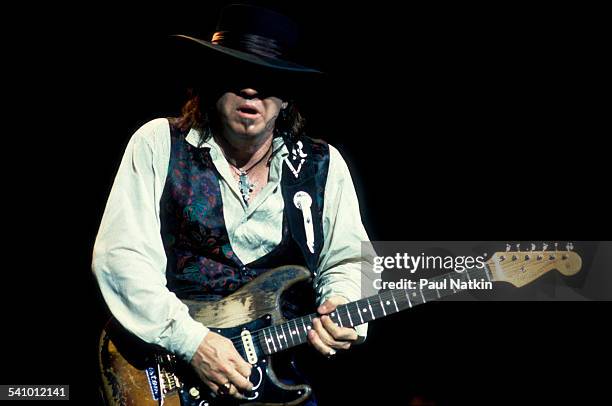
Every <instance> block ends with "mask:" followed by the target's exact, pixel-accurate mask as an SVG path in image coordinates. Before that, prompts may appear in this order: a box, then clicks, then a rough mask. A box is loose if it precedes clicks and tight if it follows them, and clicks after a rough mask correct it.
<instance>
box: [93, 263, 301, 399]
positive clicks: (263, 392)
mask: <svg viewBox="0 0 612 406" xmlns="http://www.w3.org/2000/svg"><path fill="white" fill-rule="evenodd" d="M309 280H310V272H309V271H308V270H307V269H305V268H303V267H299V266H283V267H279V268H275V269H273V270H270V271H268V272H266V273H264V274H262V275H261V276H259V277H258V278H256V279H254V280H253V281H251V282H249V283H248V284H246V285H245V286H243V287H242V288H240V289H239V290H237V291H236V292H234V293H233V294H231V295H229V296H227V297H225V298H223V299H221V300H219V301H216V302H206V301H184V303H185V304H186V305H187V306H188V307H189V312H190V314H191V316H192V317H193V318H194V319H195V320H197V321H200V322H201V323H202V324H204V325H205V326H207V327H209V328H210V329H211V331H214V332H216V333H219V334H221V335H223V336H225V337H228V338H236V337H241V333H242V334H243V333H244V332H249V331H255V330H258V329H261V328H264V327H268V326H270V325H276V324H279V323H283V322H285V321H286V320H285V318H284V316H283V312H282V309H281V307H282V306H281V305H282V297H283V293H286V292H287V291H288V290H290V288H291V287H293V286H295V285H296V284H297V283H298V282H309ZM252 343H253V345H252V346H251V347H250V348H251V355H250V360H249V356H248V355H247V350H245V349H244V348H249V347H248V346H242V345H237V346H236V349H237V350H238V352H240V353H241V355H242V356H243V358H244V359H245V360H248V361H249V362H250V363H251V365H252V366H253V369H252V374H251V377H250V379H251V382H252V383H253V385H254V388H253V391H252V392H251V393H250V394H248V397H249V400H244V401H240V402H241V403H240V404H249V405H297V404H300V403H302V402H304V401H305V400H306V399H308V397H309V396H310V395H311V388H310V386H308V385H306V384H305V383H296V384H292V385H287V384H284V383H283V382H281V381H280V380H279V379H278V378H277V376H276V375H275V373H274V371H273V369H272V361H273V359H274V358H275V357H276V356H275V355H274V356H267V355H265V353H264V351H263V349H262V346H261V343H260V341H259V340H258V338H257V337H256V336H254V337H252ZM253 354H254V356H255V357H256V360H254V359H253ZM99 360H100V368H101V373H102V386H103V392H104V397H105V400H106V402H107V404H109V405H112V406H124V405H133V406H153V405H160V404H161V403H160V398H161V397H163V403H164V404H165V405H167V406H179V405H180V406H205V405H209V406H214V405H222V404H227V403H230V404H235V403H232V402H235V400H233V399H226V398H221V397H217V396H216V394H214V393H211V391H210V390H209V389H208V387H207V386H206V385H205V384H204V383H203V382H202V381H201V380H200V379H199V377H198V376H197V375H196V374H195V372H194V371H193V369H192V367H191V366H190V365H188V364H186V363H184V362H182V361H180V360H178V359H175V357H174V356H172V355H171V354H169V353H167V352H165V351H164V350H163V349H161V348H159V347H158V346H154V345H151V344H147V343H145V342H144V341H142V340H140V339H138V338H137V337H135V336H134V335H132V334H130V333H128V332H127V331H126V330H125V329H123V328H122V327H121V326H120V325H119V323H118V322H116V321H115V320H111V321H110V322H109V323H108V324H107V326H106V327H105V329H104V331H103V333H102V336H101V338H100V348H99Z"/></svg>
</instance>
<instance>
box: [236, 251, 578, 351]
mask: <svg viewBox="0 0 612 406" xmlns="http://www.w3.org/2000/svg"><path fill="white" fill-rule="evenodd" d="M536 252H540V251H536ZM550 252H556V253H559V252H563V251H550ZM565 252H567V251H565ZM525 254H526V255H527V254H528V253H527V252H526V253H525ZM559 261H560V259H555V260H543V261H542V262H543V264H542V265H543V266H542V267H540V268H539V269H537V271H540V270H542V269H543V268H544V267H545V266H546V265H554V264H556V263H557V262H559ZM538 262H539V261H538ZM487 265H488V266H491V265H494V264H492V263H491V262H490V261H487ZM523 266H524V263H523V261H519V262H517V263H516V264H510V265H508V266H506V267H505V269H506V270H508V271H513V270H517V269H520V268H521V267H523ZM489 272H490V271H489ZM451 274H452V273H447V274H443V275H439V276H435V277H432V278H430V279H429V280H430V281H439V280H441V279H446V277H447V276H448V275H451ZM460 275H461V274H460ZM468 275H469V274H468ZM446 290H450V289H446ZM417 291H419V292H421V293H422V292H427V291H422V290H420V289H414V290H405V289H404V290H401V292H402V293H404V294H405V292H417ZM462 291H463V290H457V291H456V292H453V293H458V292H462ZM392 292H393V291H386V292H383V293H381V294H379V295H373V296H371V297H368V298H363V299H360V300H358V301H355V302H351V303H348V304H345V305H342V306H344V307H343V308H346V306H348V305H349V304H354V303H357V302H359V301H361V300H363V301H366V303H365V304H369V303H368V302H369V299H371V298H380V299H381V300H384V301H387V300H394V301H395V302H398V301H397V299H396V298H395V297H394V296H393V293H392ZM396 293H397V292H396ZM422 294H423V293H422ZM423 295H424V296H425V294H423ZM436 296H437V294H436ZM445 296H448V295H445ZM416 297H417V298H418V296H416ZM433 299H434V300H436V299H438V298H437V297H433ZM430 301H431V300H430ZM399 302H400V303H405V304H407V303H408V302H407V301H404V302H402V301H401V298H400V301H399ZM373 303H376V300H374V301H373ZM424 303H427V300H426V301H425V302H418V303H415V305H419V304H424ZM410 307H411V306H410ZM407 309H408V308H405V309H402V310H407ZM347 311H348V312H349V314H350V316H351V319H352V318H353V316H355V318H356V319H357V320H360V319H361V317H362V316H361V313H360V312H359V311H358V310H357V311H355V310H350V309H347ZM393 313H396V312H393ZM318 316H319V314H318V313H312V314H310V315H306V316H302V317H298V318H295V319H292V320H289V321H287V322H284V323H280V324H276V325H272V326H268V327H264V328H261V329H259V330H255V331H254V332H252V333H251V338H252V339H255V340H261V337H262V336H264V337H265V330H270V329H272V328H274V329H276V328H279V327H281V326H286V328H287V329H288V330H290V329H291V327H290V326H289V323H291V322H294V321H296V322H297V321H302V322H303V321H304V320H306V319H308V321H309V323H310V321H311V318H312V317H318ZM379 318H380V316H379ZM372 320H374V319H372ZM372 320H370V321H372ZM365 323H367V322H364V323H362V324H365ZM281 329H282V327H281ZM281 331H282V330H281ZM268 332H269V335H270V336H271V337H272V339H273V336H272V332H271V331H268ZM275 333H276V332H275ZM277 335H278V334H277ZM294 335H297V336H298V338H299V337H300V336H301V333H299V332H298V333H297V334H294ZM285 336H286V335H285V334H284V332H283V334H282V337H283V339H284V338H285ZM276 338H277V342H278V343H279V344H280V345H279V346H280V347H281V350H282V349H283V348H282V347H283V344H282V342H281V341H280V339H279V338H278V337H276ZM290 338H291V337H290ZM230 340H232V343H233V344H234V345H237V344H238V345H242V343H243V341H242V337H240V336H236V337H231V338H230ZM288 341H289V340H286V344H285V345H288ZM292 342H293V341H292ZM299 344H302V343H299ZM295 345H297V344H295ZM292 346H293V345H290V346H288V347H286V348H290V347H292ZM286 348H285V349H286Z"/></svg>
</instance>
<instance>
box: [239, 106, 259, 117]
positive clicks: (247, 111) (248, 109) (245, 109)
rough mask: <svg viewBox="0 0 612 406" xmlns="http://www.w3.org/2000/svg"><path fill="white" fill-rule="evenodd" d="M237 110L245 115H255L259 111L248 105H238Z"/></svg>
mask: <svg viewBox="0 0 612 406" xmlns="http://www.w3.org/2000/svg"><path fill="white" fill-rule="evenodd" d="M238 112H239V113H241V114H243V115H246V116H256V115H259V111H257V109H255V108H253V107H248V106H240V107H239V108H238Z"/></svg>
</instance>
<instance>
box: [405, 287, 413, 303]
mask: <svg viewBox="0 0 612 406" xmlns="http://www.w3.org/2000/svg"><path fill="white" fill-rule="evenodd" d="M404 294H405V295H406V299H408V306H410V307H412V302H411V301H410V291H409V290H408V289H406V290H404Z"/></svg>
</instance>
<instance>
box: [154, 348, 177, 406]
mask: <svg viewBox="0 0 612 406" xmlns="http://www.w3.org/2000/svg"><path fill="white" fill-rule="evenodd" d="M155 359H156V363H157V378H158V380H157V381H158V382H159V398H158V400H159V404H160V406H161V405H163V404H164V397H165V396H166V395H168V394H170V393H172V392H175V391H177V390H178V389H180V388H181V386H182V384H181V382H180V381H179V379H178V377H177V376H176V374H175V372H174V371H175V359H174V356H173V355H171V354H158V355H157V356H156V357H155Z"/></svg>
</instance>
